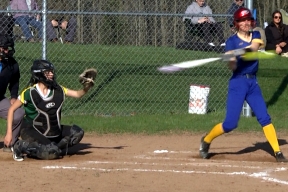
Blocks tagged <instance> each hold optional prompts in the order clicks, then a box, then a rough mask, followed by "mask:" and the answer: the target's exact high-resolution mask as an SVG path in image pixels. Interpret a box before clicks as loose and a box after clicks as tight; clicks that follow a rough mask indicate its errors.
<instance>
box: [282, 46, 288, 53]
mask: <svg viewBox="0 0 288 192" xmlns="http://www.w3.org/2000/svg"><path fill="white" fill-rule="evenodd" d="M287 52H288V45H286V46H285V47H282V53H287Z"/></svg>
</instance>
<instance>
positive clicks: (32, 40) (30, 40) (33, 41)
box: [28, 38, 36, 43]
mask: <svg viewBox="0 0 288 192" xmlns="http://www.w3.org/2000/svg"><path fill="white" fill-rule="evenodd" d="M28 42H30V43H35V42H36V41H35V40H34V39H33V38H31V39H28Z"/></svg>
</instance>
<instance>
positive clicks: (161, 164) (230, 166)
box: [87, 161, 286, 171]
mask: <svg viewBox="0 0 288 192" xmlns="http://www.w3.org/2000/svg"><path fill="white" fill-rule="evenodd" d="M87 163H88V164H120V165H122V164H125V165H152V166H157V165H160V166H197V167H199V166H202V167H209V166H211V165H213V166H217V167H229V168H248V169H261V168H262V167H259V166H240V165H229V164H225V163H214V162H198V163H154V162H151V163H147V162H137V161H135V162H126V161H124V162H117V161H88V162H87ZM285 170H286V169H285ZM279 171H280V170H279Z"/></svg>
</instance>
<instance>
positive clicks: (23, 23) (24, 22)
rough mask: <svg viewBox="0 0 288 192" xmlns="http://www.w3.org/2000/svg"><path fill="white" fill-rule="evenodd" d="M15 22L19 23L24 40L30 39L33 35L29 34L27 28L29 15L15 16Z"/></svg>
mask: <svg viewBox="0 0 288 192" xmlns="http://www.w3.org/2000/svg"><path fill="white" fill-rule="evenodd" d="M15 23H16V24H18V25H20V27H21V30H22V32H23V33H24V36H25V38H26V40H29V39H32V38H33V35H32V34H31V31H30V28H29V16H19V17H16V18H15Z"/></svg>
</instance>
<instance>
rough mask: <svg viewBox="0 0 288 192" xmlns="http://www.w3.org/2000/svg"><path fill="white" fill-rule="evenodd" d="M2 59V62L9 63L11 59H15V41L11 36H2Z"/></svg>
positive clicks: (0, 52)
mask: <svg viewBox="0 0 288 192" xmlns="http://www.w3.org/2000/svg"><path fill="white" fill-rule="evenodd" d="M0 47H1V48H2V49H1V51H0V59H1V61H2V62H7V61H8V59H9V57H13V54H14V53H15V49H14V41H13V39H12V38H11V37H10V36H9V35H4V34H0Z"/></svg>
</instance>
